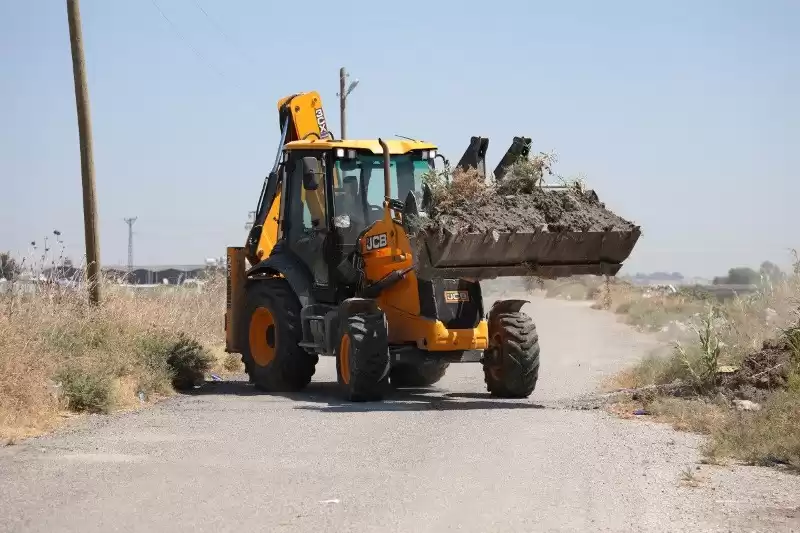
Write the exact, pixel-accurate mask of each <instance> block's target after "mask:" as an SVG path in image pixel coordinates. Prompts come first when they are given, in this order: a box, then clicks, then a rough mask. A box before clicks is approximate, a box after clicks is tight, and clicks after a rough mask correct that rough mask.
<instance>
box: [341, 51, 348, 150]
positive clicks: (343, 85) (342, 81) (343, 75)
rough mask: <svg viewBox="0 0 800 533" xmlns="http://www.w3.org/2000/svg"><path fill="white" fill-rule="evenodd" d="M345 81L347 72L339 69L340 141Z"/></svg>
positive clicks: (343, 124) (343, 116)
mask: <svg viewBox="0 0 800 533" xmlns="http://www.w3.org/2000/svg"><path fill="white" fill-rule="evenodd" d="M346 80H347V71H346V70H345V69H344V67H342V68H340V69H339V113H340V116H339V122H340V124H341V127H342V139H344V138H345V132H346V129H345V107H346V104H345V100H346V99H347V95H346V94H345V92H344V91H345V89H346V87H345V81H346Z"/></svg>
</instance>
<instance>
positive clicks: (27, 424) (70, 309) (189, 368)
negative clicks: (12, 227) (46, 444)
mask: <svg viewBox="0 0 800 533" xmlns="http://www.w3.org/2000/svg"><path fill="white" fill-rule="evenodd" d="M224 291H225V284H224V278H222V277H221V276H217V277H214V278H212V279H209V280H208V282H207V283H206V284H205V285H204V286H202V287H191V288H187V287H184V286H159V287H156V288H130V287H124V286H120V285H113V284H104V286H103V291H102V294H103V301H102V304H101V305H99V306H92V305H90V304H89V303H88V301H87V299H86V296H85V289H83V288H81V289H69V288H62V287H59V286H57V285H51V284H41V285H38V286H36V287H35V291H16V292H14V293H12V294H4V295H0V433H2V434H3V435H13V434H14V433H15V432H17V433H18V432H20V431H23V432H30V433H35V432H38V431H41V430H44V429H47V428H48V427H50V426H52V424H53V422H54V420H55V419H56V417H57V414H58V412H59V409H60V408H63V407H66V408H69V409H72V410H79V411H83V410H85V411H93V412H108V411H111V410H114V409H115V408H120V407H124V406H129V405H135V404H137V403H139V398H138V396H139V395H140V394H144V396H145V397H146V398H154V397H155V398H157V397H159V396H161V395H167V394H171V393H172V391H173V384H177V385H184V384H185V383H187V382H189V381H192V382H196V381H197V379H199V376H200V374H201V373H202V372H204V371H207V370H208V368H209V365H210V364H211V363H212V360H211V359H212V358H211V356H210V355H209V354H208V351H207V349H209V348H216V347H218V346H219V345H221V344H222V343H223V333H224V332H223V329H222V324H223V321H222V320H221V317H222V316H223V313H224V305H225V293H224ZM176 378H177V381H176V382H175V383H173V381H174V380H176ZM182 378H183V379H182ZM56 392H58V394H55V393H56Z"/></svg>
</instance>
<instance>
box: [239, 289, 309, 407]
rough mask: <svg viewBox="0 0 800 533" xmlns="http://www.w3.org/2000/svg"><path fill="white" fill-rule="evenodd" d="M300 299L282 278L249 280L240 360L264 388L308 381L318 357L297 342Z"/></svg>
mask: <svg viewBox="0 0 800 533" xmlns="http://www.w3.org/2000/svg"><path fill="white" fill-rule="evenodd" d="M300 309H301V307H300V301H299V300H298V299H297V296H296V295H295V294H294V292H293V291H292V288H291V286H290V285H289V283H288V282H287V281H286V280H285V279H282V278H268V279H265V280H259V281H256V282H251V283H250V284H249V285H248V287H247V299H246V302H245V309H244V313H243V320H242V326H241V328H242V329H241V331H240V335H241V346H243V348H242V362H243V363H244V367H245V371H246V372H247V374H248V375H249V376H250V381H251V382H253V383H254V384H255V385H256V387H258V388H259V389H261V390H264V391H267V392H291V391H297V390H300V389H302V388H304V387H305V386H306V385H308V383H309V382H310V381H311V377H312V376H313V375H314V371H315V367H316V364H317V361H318V360H319V357H318V356H317V355H316V354H309V353H308V352H306V351H305V350H304V349H303V348H300V347H299V346H298V343H299V342H300V341H301V340H302V338H301V337H302V328H301V324H300Z"/></svg>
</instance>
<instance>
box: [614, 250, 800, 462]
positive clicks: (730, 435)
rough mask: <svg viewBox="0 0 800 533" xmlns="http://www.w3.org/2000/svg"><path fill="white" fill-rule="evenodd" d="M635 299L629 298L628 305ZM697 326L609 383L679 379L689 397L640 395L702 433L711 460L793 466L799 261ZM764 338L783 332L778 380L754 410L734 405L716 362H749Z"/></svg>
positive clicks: (797, 433) (797, 442)
mask: <svg viewBox="0 0 800 533" xmlns="http://www.w3.org/2000/svg"><path fill="white" fill-rule="evenodd" d="M705 304H706V305H708V302H705ZM635 305H636V302H632V303H631V307H634V306H635ZM659 305H666V302H665V301H663V300H662V301H661V302H660V303H659ZM697 332H698V335H697V337H696V339H695V341H694V342H692V343H690V344H684V345H680V346H678V349H676V350H673V351H670V352H668V353H666V354H663V353H658V354H656V353H654V354H651V355H649V356H647V357H645V358H644V359H643V360H642V361H640V362H639V363H638V364H636V365H634V366H633V367H631V368H628V369H626V370H624V371H623V372H621V373H619V374H618V375H617V376H615V377H614V379H613V380H612V381H611V383H610V384H609V385H610V386H616V387H618V388H626V389H633V388H642V387H648V386H652V385H656V386H662V387H656V388H655V389H653V388H648V389H645V390H647V391H662V392H663V391H665V390H667V389H665V388H663V386H664V385H669V384H675V383H683V384H686V385H688V386H690V387H691V388H692V390H693V391H694V394H695V395H694V396H693V397H692V398H677V397H664V396H658V395H651V396H649V397H647V398H646V400H645V403H646V404H647V408H648V409H649V410H650V412H651V413H652V415H653V416H654V417H655V418H656V419H657V420H661V421H665V422H669V423H671V424H672V425H673V426H675V427H676V428H677V429H681V430H688V431H695V432H699V433H704V434H707V435H709V436H710V439H709V442H708V445H707V446H706V448H705V452H706V454H707V456H708V457H709V458H711V459H712V460H715V461H718V460H721V459H723V458H726V457H732V458H736V459H740V460H743V461H745V462H748V463H750V464H758V465H769V464H775V463H780V464H785V465H788V466H789V467H791V468H794V469H799V470H800V261H797V262H796V265H795V271H794V273H793V274H792V275H789V276H788V277H787V278H786V279H785V280H783V281H781V282H778V283H775V284H771V285H767V286H765V287H763V288H762V289H761V290H760V291H758V292H756V293H754V294H750V295H748V296H746V297H737V298H734V299H732V300H729V301H726V302H724V303H721V304H718V305H716V306H715V310H714V313H713V314H708V315H705V316H704V320H703V321H701V324H700V327H699V328H698V330H697ZM769 339H783V340H785V341H786V345H787V346H789V347H790V348H789V349H790V351H791V352H792V353H791V354H790V358H789V359H790V361H789V363H788V364H789V365H791V368H790V369H789V378H788V379H787V380H786V384H785V385H783V387H785V388H784V390H780V389H773V390H771V391H765V394H766V401H764V402H763V404H762V405H761V406H760V407H761V408H760V409H759V410H756V411H738V410H736V409H735V408H734V406H733V404H732V403H731V401H730V396H731V395H732V394H739V392H736V390H735V389H731V390H728V389H726V388H725V385H724V380H722V381H721V380H720V374H719V373H720V372H721V368H722V365H726V366H732V367H734V368H736V367H738V366H740V365H742V363H743V362H744V361H745V358H746V357H747V358H748V363H750V362H752V361H754V359H753V358H754V357H765V355H763V353H762V352H761V351H760V349H761V348H762V345H763V343H764V341H765V340H769ZM765 361H770V360H769V359H766V360H765ZM762 364H763V363H762ZM766 364H767V366H768V365H771V364H772V363H766ZM722 394H724V395H725V396H724V397H723V396H722ZM639 399H640V400H641V395H639ZM616 410H618V409H615V411H616Z"/></svg>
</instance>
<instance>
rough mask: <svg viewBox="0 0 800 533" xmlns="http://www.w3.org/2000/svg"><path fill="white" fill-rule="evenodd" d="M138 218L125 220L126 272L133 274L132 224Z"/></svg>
mask: <svg viewBox="0 0 800 533" xmlns="http://www.w3.org/2000/svg"><path fill="white" fill-rule="evenodd" d="M137 218H138V217H131V218H126V219H124V220H125V223H126V224H128V272H133V223H134V222H136V219H137Z"/></svg>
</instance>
